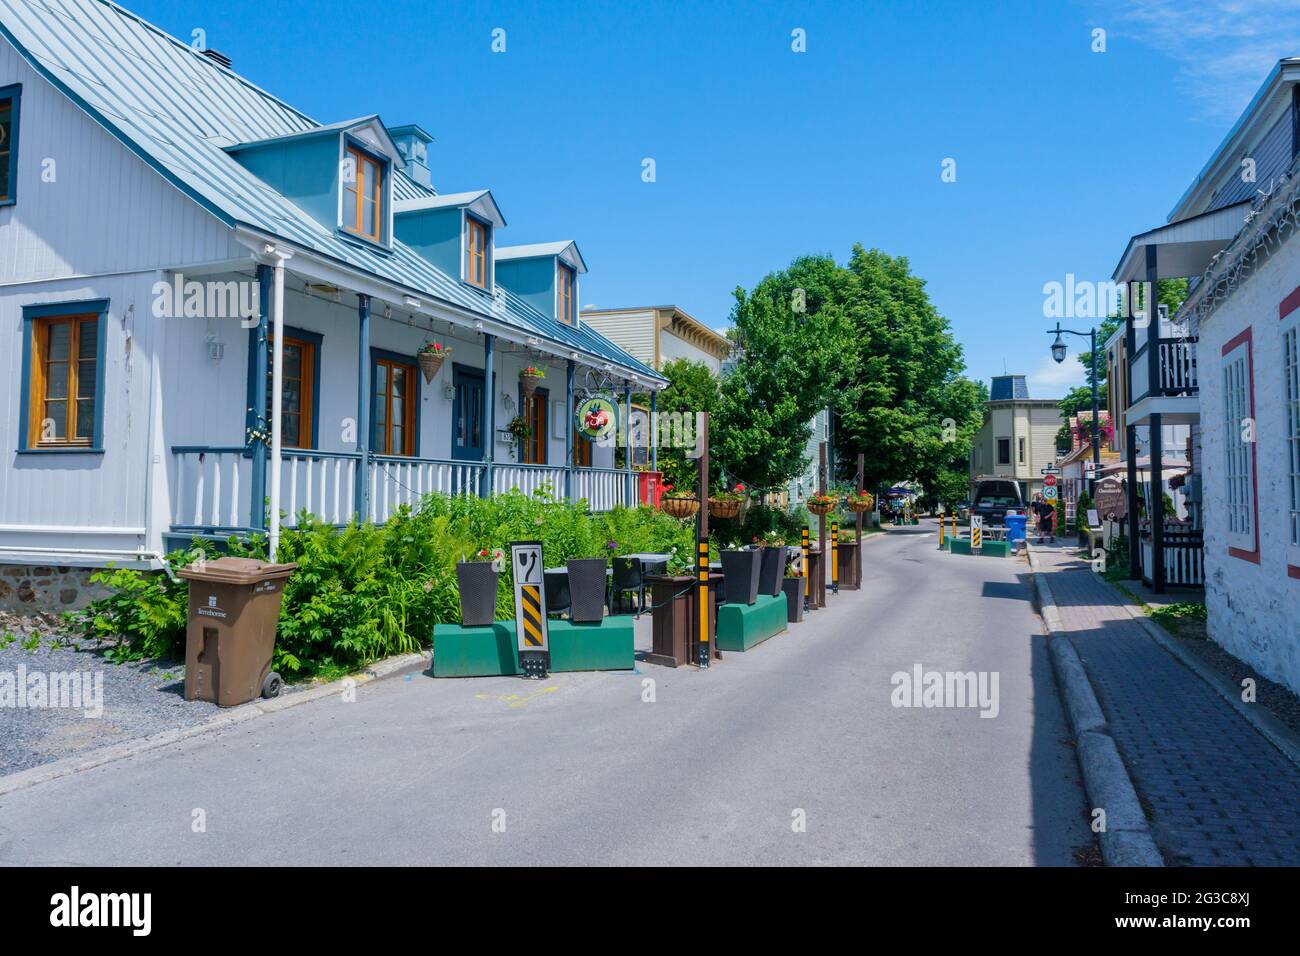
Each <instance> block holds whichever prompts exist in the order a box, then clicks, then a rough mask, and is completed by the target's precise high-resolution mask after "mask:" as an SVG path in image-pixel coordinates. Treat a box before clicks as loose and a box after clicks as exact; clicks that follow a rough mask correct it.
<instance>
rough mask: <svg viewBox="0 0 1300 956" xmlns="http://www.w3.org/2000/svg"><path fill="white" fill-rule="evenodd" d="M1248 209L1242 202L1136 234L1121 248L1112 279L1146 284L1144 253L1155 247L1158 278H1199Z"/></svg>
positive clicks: (1233, 233)
mask: <svg viewBox="0 0 1300 956" xmlns="http://www.w3.org/2000/svg"><path fill="white" fill-rule="evenodd" d="M1250 207H1251V204H1250V201H1249V200H1245V201H1243V202H1239V203H1235V204H1234V205H1231V206H1224V207H1223V208H1222V209H1216V210H1214V211H1213V212H1207V213H1202V214H1201V215H1199V216H1192V217H1191V218H1189V219H1182V220H1179V221H1178V222H1171V223H1169V224H1168V225H1165V226H1159V227H1158V228H1155V229H1151V230H1149V231H1147V232H1140V233H1138V234H1137V235H1136V236H1133V237H1132V238H1131V239H1129V241H1128V245H1127V246H1125V247H1124V254H1123V255H1122V256H1120V260H1119V265H1117V266H1116V267H1115V272H1114V273H1113V274H1112V276H1111V278H1112V279H1114V280H1115V282H1117V283H1120V282H1145V281H1147V279H1149V278H1150V276H1148V275H1147V259H1146V250H1147V248H1148V247H1151V246H1154V247H1155V248H1156V278H1157V279H1185V278H1188V277H1189V276H1198V275H1201V274H1202V273H1203V272H1205V270H1206V269H1208V268H1209V266H1210V260H1211V259H1213V258H1214V257H1215V256H1216V255H1218V253H1220V252H1221V251H1223V248H1224V247H1225V246H1226V245H1227V244H1228V243H1229V242H1231V241H1232V239H1233V237H1234V236H1236V235H1237V233H1239V232H1240V231H1241V229H1242V227H1243V226H1244V225H1245V222H1246V214H1247V213H1248V212H1250Z"/></svg>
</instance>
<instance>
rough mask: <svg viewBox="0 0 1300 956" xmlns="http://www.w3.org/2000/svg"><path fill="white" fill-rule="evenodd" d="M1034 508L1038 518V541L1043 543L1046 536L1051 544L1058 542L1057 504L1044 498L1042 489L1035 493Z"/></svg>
mask: <svg viewBox="0 0 1300 956" xmlns="http://www.w3.org/2000/svg"><path fill="white" fill-rule="evenodd" d="M1033 508H1034V516H1035V517H1036V518H1037V519H1038V543H1039V544H1042V543H1043V538H1044V537H1046V538H1047V539H1048V543H1049V544H1056V528H1055V524H1056V505H1054V504H1053V503H1052V502H1050V501H1047V500H1046V499H1044V498H1043V493H1042V492H1041V491H1040V492H1038V494H1036V495H1034V503H1033Z"/></svg>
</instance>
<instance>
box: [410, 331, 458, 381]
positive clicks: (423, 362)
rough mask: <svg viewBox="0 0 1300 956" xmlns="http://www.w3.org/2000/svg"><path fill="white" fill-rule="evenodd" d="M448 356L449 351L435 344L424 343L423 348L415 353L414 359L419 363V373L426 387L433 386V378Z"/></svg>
mask: <svg viewBox="0 0 1300 956" xmlns="http://www.w3.org/2000/svg"><path fill="white" fill-rule="evenodd" d="M450 354H451V349H449V348H444V347H443V346H442V345H440V344H439V343H437V342H425V343H424V347H423V348H421V349H420V351H419V352H418V353H416V356H415V359H416V361H417V362H419V363H420V372H421V373H422V374H423V375H424V381H425V384H426V385H432V384H433V379H434V376H435V375H437V374H438V369H440V368H442V363H443V362H445V361H446V360H447V356H448V355H450Z"/></svg>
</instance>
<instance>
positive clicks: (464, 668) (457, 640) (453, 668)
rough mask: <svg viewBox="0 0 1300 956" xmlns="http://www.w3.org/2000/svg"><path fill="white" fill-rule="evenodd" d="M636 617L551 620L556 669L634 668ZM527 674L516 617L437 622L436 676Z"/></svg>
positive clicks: (599, 669)
mask: <svg viewBox="0 0 1300 956" xmlns="http://www.w3.org/2000/svg"><path fill="white" fill-rule="evenodd" d="M784 600H785V599H784V598H782V605H781V606H782V609H783V613H784V607H785V604H784ZM633 621H634V618H633V617H632V616H631V615H619V616H617V617H607V618H605V619H604V620H603V621H597V622H592V623H589V624H588V623H577V624H575V623H574V622H572V621H557V620H551V621H550V622H548V624H547V627H546V633H547V637H548V639H549V642H550V646H551V670H552V671H627V670H631V669H632V668H633V667H634V666H635V664H636V657H635V654H634V651H633V643H634V638H633V630H632V629H633ZM522 673H523V670H522V669H521V668H520V666H519V642H518V636H517V635H516V632H515V622H514V621H497V622H496V623H495V624H493V625H491V626H490V627H464V626H462V625H460V624H437V625H435V626H434V628H433V676H434V677H511V676H514V675H517V674H522Z"/></svg>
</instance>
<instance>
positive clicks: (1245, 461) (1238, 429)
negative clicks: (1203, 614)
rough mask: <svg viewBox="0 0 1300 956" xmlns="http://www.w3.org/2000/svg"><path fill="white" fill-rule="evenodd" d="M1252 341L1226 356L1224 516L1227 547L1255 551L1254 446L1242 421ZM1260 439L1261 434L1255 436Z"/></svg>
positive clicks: (1245, 415)
mask: <svg viewBox="0 0 1300 956" xmlns="http://www.w3.org/2000/svg"><path fill="white" fill-rule="evenodd" d="M1250 358H1251V356H1250V342H1249V340H1246V341H1243V342H1242V343H1241V344H1240V345H1237V346H1236V347H1234V348H1233V349H1232V350H1231V351H1230V352H1228V353H1226V354H1225V355H1224V356H1223V364H1222V371H1221V373H1220V381H1221V382H1222V385H1223V442H1224V444H1223V462H1224V472H1223V513H1224V525H1225V527H1224V530H1225V531H1226V532H1227V539H1228V546H1229V547H1231V548H1236V549H1239V550H1241V551H1249V552H1253V551H1255V547H1256V538H1255V530H1256V529H1255V483H1254V466H1255V462H1254V455H1253V454H1252V451H1253V449H1252V443H1250V442H1244V441H1242V440H1241V433H1242V422H1243V421H1244V420H1245V419H1247V418H1249V417H1250V399H1251V382H1250V373H1251V368H1250ZM1255 437H1256V439H1257V440H1258V437H1259V436H1258V435H1256V436H1255Z"/></svg>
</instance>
